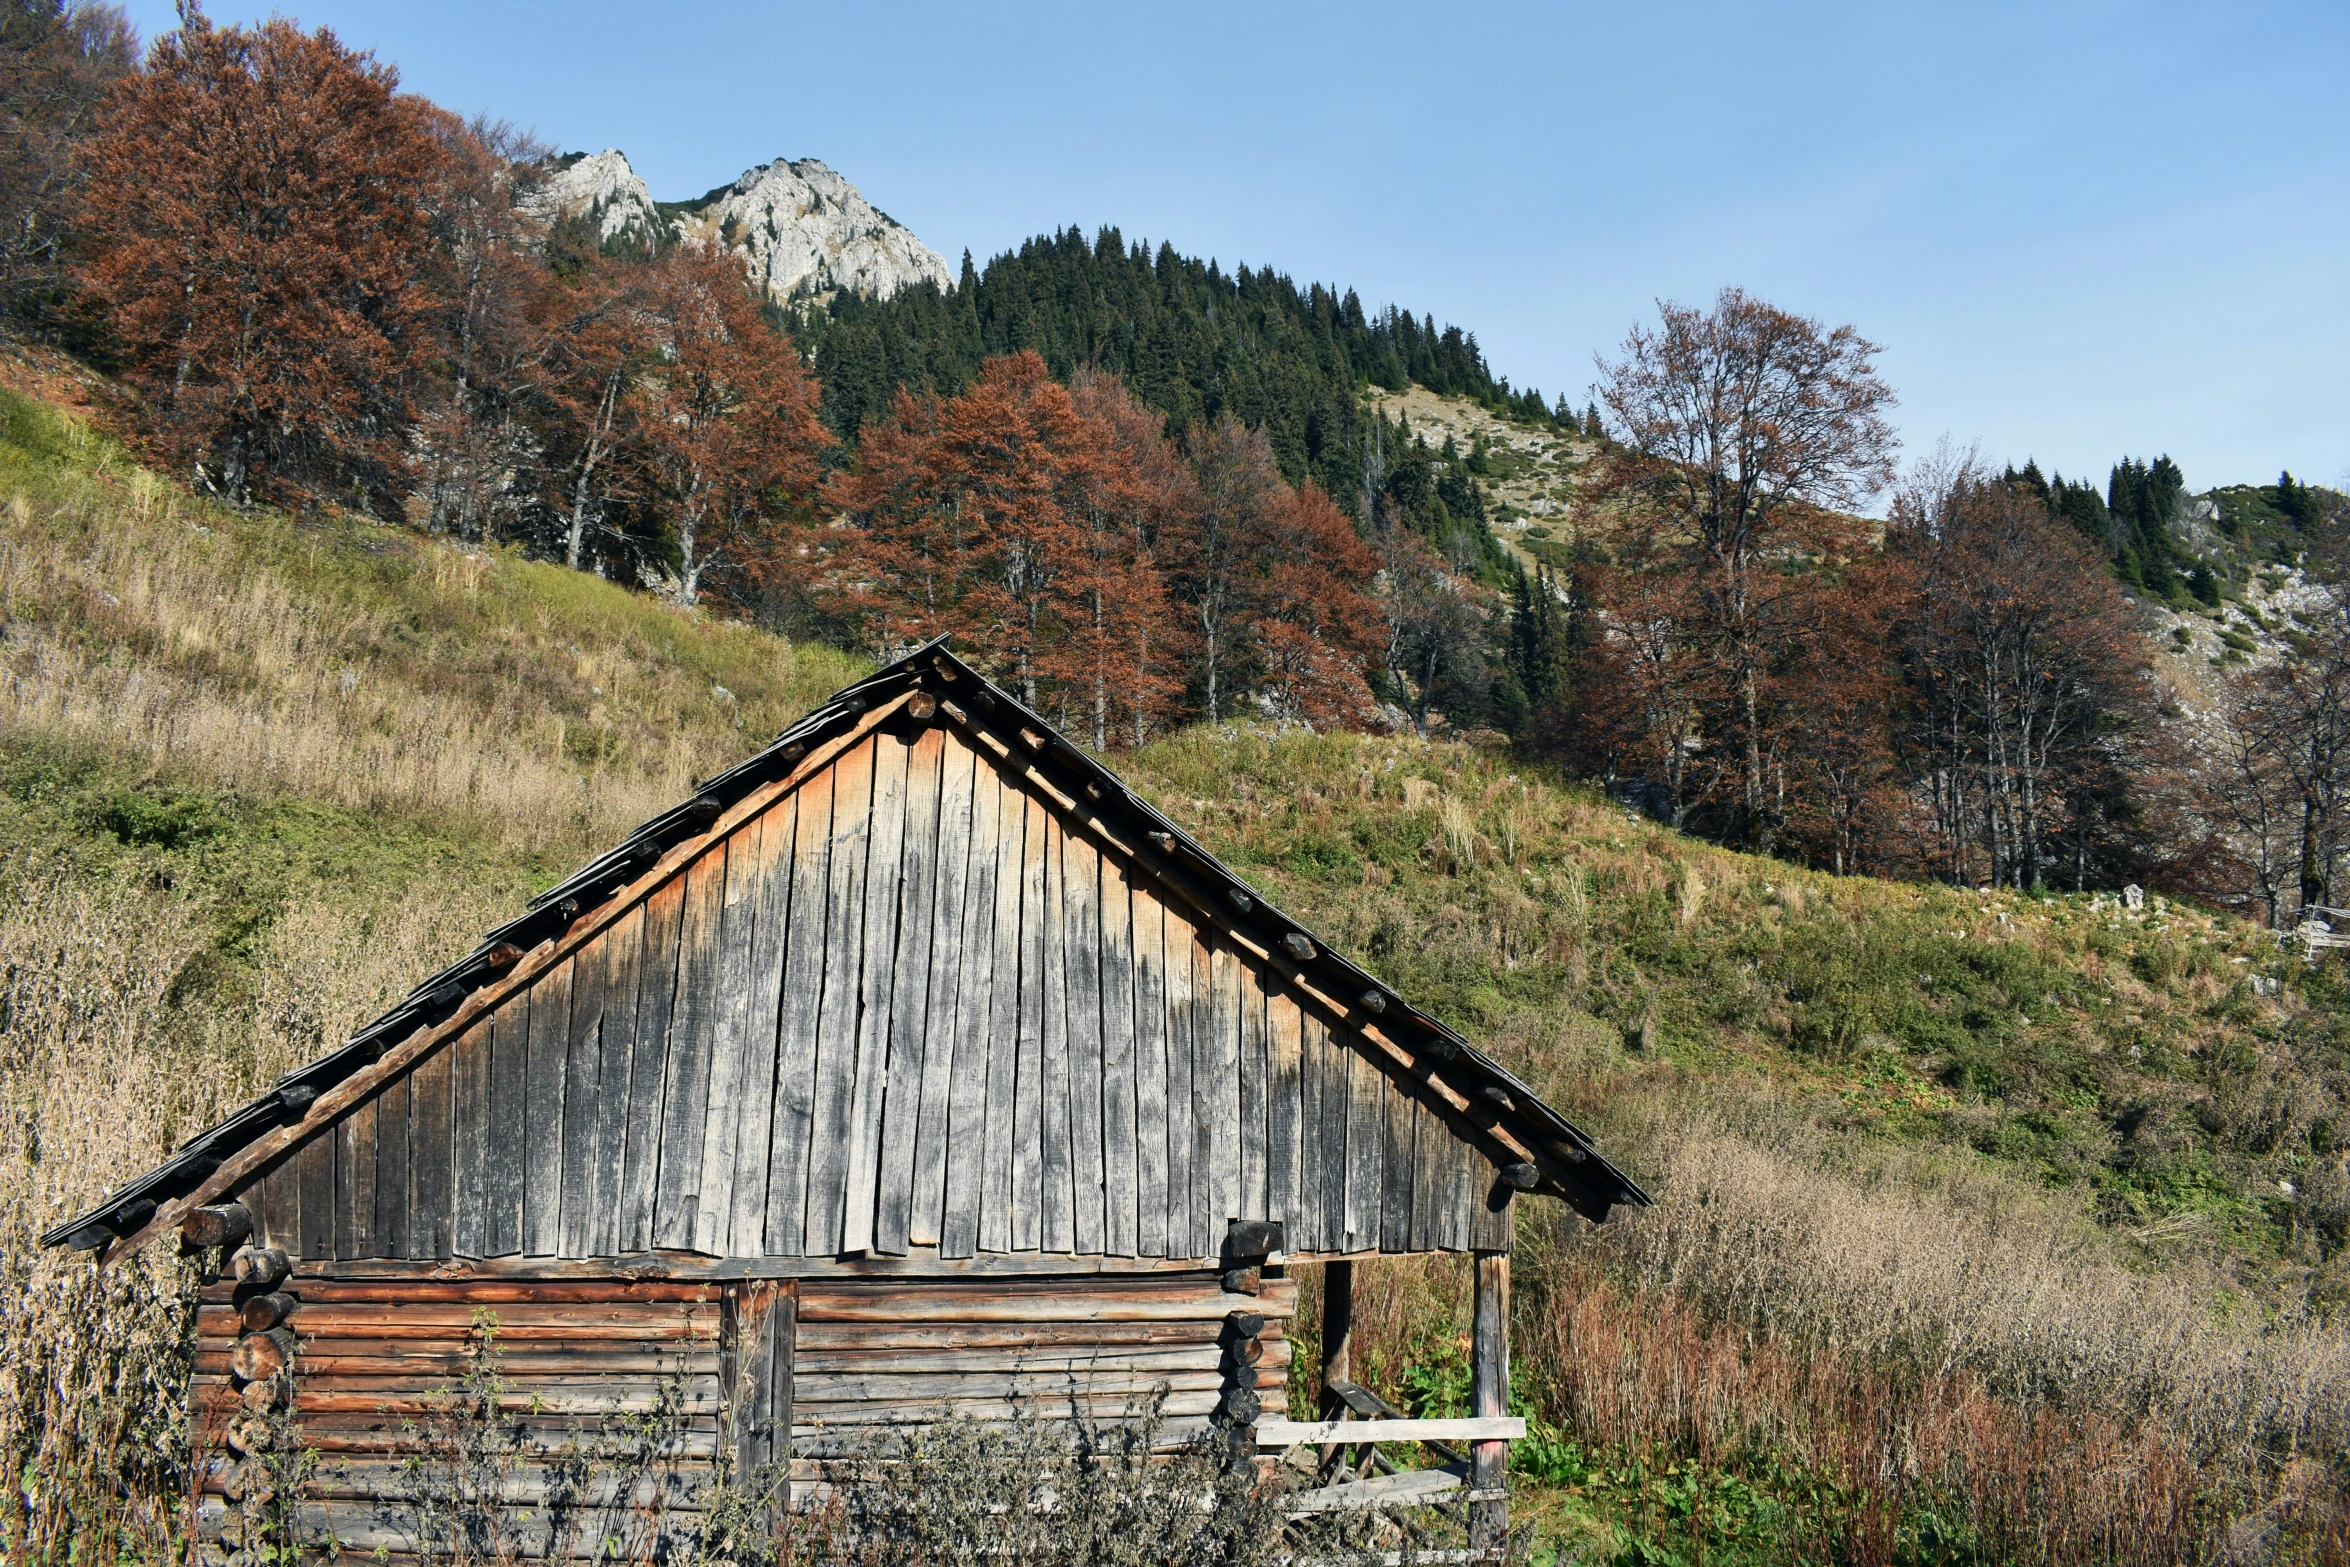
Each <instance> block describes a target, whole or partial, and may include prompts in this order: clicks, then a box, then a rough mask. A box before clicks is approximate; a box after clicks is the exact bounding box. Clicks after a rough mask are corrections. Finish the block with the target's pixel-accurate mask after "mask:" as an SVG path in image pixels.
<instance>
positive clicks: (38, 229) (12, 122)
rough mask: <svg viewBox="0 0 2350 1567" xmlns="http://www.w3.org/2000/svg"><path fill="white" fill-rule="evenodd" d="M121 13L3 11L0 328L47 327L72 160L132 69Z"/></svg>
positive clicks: (9, 0) (70, 205)
mask: <svg viewBox="0 0 2350 1567" xmlns="http://www.w3.org/2000/svg"><path fill="white" fill-rule="evenodd" d="M134 53H135V40H134V38H133V35H132V33H131V27H130V23H129V22H128V21H127V20H125V19H124V17H123V14H122V10H121V8H120V7H119V6H111V5H90V4H77V5H70V6H69V5H66V4H63V3H62V0H5V3H0V306H4V307H5V313H4V314H0V326H6V327H10V328H23V327H26V326H54V325H55V324H56V321H55V317H56V314H57V311H56V308H55V304H54V301H53V300H52V299H51V296H53V295H55V294H56V293H57V292H58V291H59V290H60V288H61V285H63V284H64V283H65V282H66V280H67V265H66V251H67V243H68V240H69V238H70V235H71V232H72V225H73V223H74V222H75V220H76V219H77V217H78V216H79V207H80V199H79V198H80V194H81V184H82V179H83V170H82V163H81V160H80V158H79V157H78V156H77V153H78V152H79V150H80V146H81V144H82V143H83V142H85V141H86V140H87V139H88V137H89V135H90V132H91V129H92V123H93V121H94V119H95V117H96V113H97V109H98V105H99V104H100V103H101V102H102V101H103V100H104V98H105V96H106V93H107V91H108V89H109V88H111V87H112V86H113V85H114V83H115V82H116V81H118V80H120V79H121V78H122V77H123V76H125V75H127V74H128V73H129V72H130V70H131V68H132V66H133V64H134V63H135V61H134V60H133V54H134Z"/></svg>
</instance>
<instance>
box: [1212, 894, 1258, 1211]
mask: <svg viewBox="0 0 2350 1567" xmlns="http://www.w3.org/2000/svg"><path fill="white" fill-rule="evenodd" d="M1249 977H1250V976H1249V975H1248V974H1247V973H1246V972H1244V971H1243V969H1242V968H1241V964H1240V956H1239V954H1238V953H1237V952H1235V951H1234V950H1233V948H1232V944H1231V943H1230V942H1229V941H1227V940H1222V939H1218V940H1216V941H1215V944H1214V945H1213V947H1211V948H1210V961H1209V965H1208V979H1209V992H1210V1001H1211V1003H1212V1012H1211V1017H1212V1022H1211V1025H1210V1026H1211V1029H1212V1031H1213V1032H1212V1036H1211V1038H1210V1039H1209V1042H1208V1054H1209V1060H1210V1062H1211V1063H1212V1069H1213V1074H1214V1075H1213V1077H1212V1078H1211V1082H1212V1083H1213V1085H1214V1089H1213V1092H1214V1098H1213V1100H1212V1101H1211V1105H1210V1113H1211V1116H1212V1119H1211V1121H1210V1123H1209V1126H1210V1140H1209V1145H1208V1146H1209V1157H1208V1180H1209V1200H1208V1223H1209V1230H1210V1233H1209V1235H1208V1236H1207V1240H1208V1243H1209V1244H1210V1245H1212V1246H1220V1245H1221V1244H1222V1243H1223V1236H1224V1229H1225V1226H1226V1224H1227V1222H1228V1221H1230V1220H1233V1219H1237V1218H1240V1217H1242V1206H1243V1203H1244V1201H1245V1193H1246V1189H1245V1187H1244V1186H1243V1184H1242V1181H1243V1177H1244V1161H1245V1159H1246V1158H1247V1153H1246V1150H1245V1149H1244V1147H1243V1144H1242V1124H1241V1110H1242V1105H1241V1101H1240V1094H1241V1081H1240V1071H1241V1049H1240V1047H1241V1022H1240V1012H1241V997H1242V996H1243V994H1249V995H1253V994H1255V989H1256V987H1255V986H1253V985H1251V984H1250V983H1249Z"/></svg>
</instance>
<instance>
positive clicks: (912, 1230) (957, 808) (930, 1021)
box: [906, 731, 993, 1246]
mask: <svg viewBox="0 0 2350 1567" xmlns="http://www.w3.org/2000/svg"><path fill="white" fill-rule="evenodd" d="M933 734H934V735H935V737H936V738H937V739H938V742H939V806H938V881H937V890H936V892H935V894H934V897H933V903H934V906H935V907H936V909H937V911H938V913H937V923H936V933H935V935H934V936H933V937H932V940H931V957H930V985H929V1015H928V1017H927V1018H926V1019H925V1020H924V1022H923V1025H922V1099H921V1103H920V1105H919V1106H918V1108H917V1112H916V1118H915V1133H914V1177H913V1179H914V1188H913V1192H912V1194H911V1196H910V1198H909V1199H908V1205H907V1221H906V1240H907V1244H908V1245H910V1246H936V1245H937V1244H938V1237H939V1230H940V1227H941V1225H942V1224H944V1222H945V1217H946V1181H947V1154H948V1147H949V1141H950V1139H949V1129H950V1125H951V1122H952V1118H953V1112H952V1099H953V1091H954V1089H955V1087H956V1085H957V1077H956V1072H955V1041H956V1036H957V1032H958V1029H959V1027H960V1017H961V1014H960V1012H959V1011H958V1010H957V1008H958V1005H959V1002H958V999H957V998H958V993H959V991H958V987H959V986H960V985H961V983H962V970H963V964H964V961H965V959H964V950H963V948H964V925H963V921H964V910H965V909H966V908H967V907H968V905H967V903H966V901H965V892H964V886H965V881H966V878H967V877H968V875H969V873H970V869H971V813H972V810H973V804H972V799H973V796H972V788H973V773H974V769H975V767H976V764H977V762H978V758H977V757H976V756H974V755H973V754H972V752H971V748H970V747H969V746H966V745H964V744H963V743H962V742H961V741H959V740H954V739H952V738H951V737H949V736H947V735H945V734H943V733H939V732H937V731H933ZM989 782H990V786H991V787H992V784H993V780H992V779H990V780H989Z"/></svg>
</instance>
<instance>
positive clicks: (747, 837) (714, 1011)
mask: <svg viewBox="0 0 2350 1567" xmlns="http://www.w3.org/2000/svg"><path fill="white" fill-rule="evenodd" d="M771 825H774V826H780V825H782V824H781V823H777V822H776V821H775V813H774V811H772V810H767V811H762V812H760V813H759V814H758V815H757V816H754V817H752V818H751V819H750V820H749V821H746V822H744V823H743V824H742V825H741V826H739V827H737V828H735V830H734V831H733V832H731V833H729V834H728V835H727V842H726V895H725V897H724V898H723V899H722V900H721V908H722V909H723V912H722V913H721V915H720V916H719V930H718V961H717V964H716V965H715V967H714V968H713V970H712V972H711V978H710V984H711V988H712V991H713V994H712V996H711V1006H710V1034H709V1044H708V1050H709V1053H710V1112H709V1114H708V1115H706V1116H704V1117H703V1119H702V1187H701V1193H700V1196H699V1200H698V1201H697V1202H696V1204H695V1208H694V1250H696V1251H699V1252H706V1253H709V1254H711V1255H713V1256H725V1255H727V1254H728V1252H729V1251H730V1250H731V1248H730V1247H729V1246H728V1244H727V1242H728V1239H729V1236H730V1235H731V1232H732V1230H733V1228H734V1206H735V1204H734V1191H735V1185H736V1178H737V1177H738V1176H739V1177H740V1178H741V1179H742V1180H743V1181H744V1182H746V1183H755V1184H757V1186H758V1187H759V1192H758V1197H759V1199H760V1202H761V1203H763V1202H764V1200H765V1198H766V1186H767V1182H766V1179H765V1177H766V1172H765V1170H763V1169H758V1170H752V1169H745V1168H743V1166H742V1164H741V1162H740V1160H739V1159H738V1157H737V1153H738V1151H739V1149H740V1147H741V1139H742V1132H743V1124H744V1122H745V1121H746V1120H747V1119H749V1115H748V1109H747V1101H748V1100H750V1099H751V1098H752V1097H754V1096H753V1095H751V1094H749V1093H747V1092H746V1091H745V1090H746V1086H747V1085H746V1083H745V1075H746V1072H747V1070H748V1067H749V1062H748V1060H747V1058H748V1057H749V1055H750V1054H751V1052H752V1045H751V1043H750V1036H751V1035H752V1033H753V1032H754V1029H753V1024H752V1017H753V1014H754V1013H755V1012H759V1011H762V1010H763V1009H762V1008H760V1007H759V1005H758V1003H757V1002H756V1001H754V999H753V998H752V995H751V964H752V961H753V960H754V958H755V957H756V956H757V952H758V943H759V896H760V893H761V891H762V890H763V889H764V888H765V887H766V885H767V864H768V860H769V858H770V851H769V850H768V848H767V845H766V839H767V833H768V831H769V829H770V826H771ZM762 1021H763V1020H762ZM765 1118H766V1104H765V1102H764V1099H763V1097H762V1102H761V1104H760V1107H759V1119H761V1120H762V1121H763V1120H765ZM756 1206H757V1204H755V1205H754V1207H756Z"/></svg>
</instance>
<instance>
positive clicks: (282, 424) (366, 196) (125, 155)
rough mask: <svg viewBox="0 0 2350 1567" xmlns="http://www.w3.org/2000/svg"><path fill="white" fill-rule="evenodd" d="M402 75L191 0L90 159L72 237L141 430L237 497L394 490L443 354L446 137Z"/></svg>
mask: <svg viewBox="0 0 2350 1567" xmlns="http://www.w3.org/2000/svg"><path fill="white" fill-rule="evenodd" d="M398 81H399V78H398V74H397V73H396V72H395V71H393V70H392V69H391V68H390V67H389V66H385V65H381V64H378V63H377V62H375V61H374V60H372V59H370V58H369V57H367V56H365V55H362V54H357V53H354V52H353V51H351V50H349V49H346V48H345V47H344V46H343V45H342V44H341V43H340V42H338V41H337V40H336V38H335V36H334V34H332V33H331V32H328V31H325V30H323V29H322V30H321V31H319V32H317V33H304V32H302V31H301V30H300V29H298V28H297V27H295V26H294V24H293V23H291V22H288V21H285V20H282V19H277V20H272V21H269V22H265V23H262V24H261V25H259V26H257V27H253V28H241V27H231V28H219V27H215V26H213V25H212V23H211V22H209V21H207V20H206V19H205V18H204V16H203V14H202V13H201V12H199V11H196V10H195V9H193V8H192V7H191V8H190V9H189V10H188V12H187V13H186V14H185V16H184V18H183V21H182V24H181V26H180V28H179V30H178V31H176V32H173V33H169V34H166V35H165V36H164V37H162V38H160V39H158V40H157V41H156V43H155V45H154V47H153V48H152V50H151V51H150V52H149V55H148V59H147V64H146V68H145V69H144V70H142V71H139V72H137V73H136V74H134V75H132V76H129V77H126V78H125V79H124V80H123V81H122V83H121V84H120V85H119V86H118V87H117V88H116V89H115V91H114V93H113V95H112V97H111V98H110V99H109V101H108V103H107V105H106V107H105V110H104V112H103V116H102V121H101V128H100V130H99V132H98V134H97V136H96V137H95V138H94V139H93V141H92V143H91V145H90V147H89V149H88V151H87V153H86V155H85V156H86V166H87V169H88V184H87V188H86V190H85V193H84V203H83V211H84V217H83V230H82V241H83V245H84V248H85V250H86V251H87V254H88V255H89V257H90V260H89V264H88V266H87V267H86V268H85V270H84V273H83V283H84V286H85V287H86V289H87V290H88V291H89V293H90V294H91V295H92V296H93V297H94V298H95V299H96V300H97V301H98V302H99V303H100V304H101V305H102V306H103V308H104V309H105V310H106V311H107V313H108V319H109V321H110V323H111V326H112V329H113V333H114V336H115V340H116V342H117V343H118V345H119V348H120V352H121V355H122V359H123V362H124V376H125V379H126V380H128V381H129V382H130V384H131V385H132V386H133V387H134V388H135V389H136V391H137V393H138V396H139V399H140V406H139V409H138V418H139V421H140V423H141V425H142V427H143V428H144V429H145V430H146V432H147V433H148V434H149V435H150V436H151V437H152V438H153V439H154V440H156V441H157V442H158V443H159V444H160V445H162V446H163V447H165V448H166V449H167V450H169V451H170V452H171V453H172V454H173V455H174V456H175V457H176V458H178V459H179V460H181V461H184V462H186V463H187V464H189V466H190V467H191V469H192V470H193V472H194V473H195V475H196V477H197V480H198V482H199V483H200V484H201V485H202V486H203V487H204V488H206V489H208V490H210V491H212V492H213V493H215V494H217V495H220V496H222V497H224V498H226V499H229V500H231V501H233V502H236V503H239V504H242V503H244V502H245V501H246V500H247V499H248V498H250V497H251V496H253V495H255V494H257V493H283V492H284V490H285V488H286V486H287V484H288V481H290V480H292V479H295V478H304V479H309V480H312V481H315V482H323V483H327V484H329V485H331V486H333V487H335V488H339V489H342V490H344V491H345V492H346V493H348V494H350V495H351V496H352V497H353V498H354V499H355V500H356V501H357V502H358V504H360V506H361V507H362V508H366V507H368V506H369V505H370V504H372V503H373V501H374V500H375V499H376V498H377V497H380V496H384V495H386V494H388V493H389V492H391V491H392V490H393V489H394V488H395V487H396V484H397V482H398V480H397V476H398V471H399V466H400V461H401V445H402V442H403V440H404V438H405V436H406V434H407V431H408V429H409V428H410V426H411V425H412V424H413V422H414V414H415V409H414V392H415V389H416V385H417V382H418V380H419V378H420V377H421V376H422V375H423V373H424V371H425V369H426V366H427V365H428V364H429V362H430V361H431V359H432V357H433V354H434V352H435V349H436V346H437V345H436V343H435V340H434V336H433V334H432V332H431V329H430V327H431V323H430V321H429V319H428V318H429V314H430V308H431V300H430V299H429V298H428V296H427V293H426V291H425V289H424V287H423V283H422V278H423V275H424V272H425V268H426V261H425V253H426V251H427V249H428V247H429V246H430V244H431V242H432V235H431V232H430V225H429V222H428V215H427V213H426V211H425V208H424V206H423V204H422V203H421V202H420V201H419V200H418V193H419V192H420V191H422V190H423V189H424V188H425V187H426V185H427V184H428V182H429V180H430V178H431V176H432V174H433V171H434V170H435V168H436V167H437V165H438V163H439V160H440V157H441V148H440V146H439V144H438V142H437V140H436V137H435V134H434V126H433V123H432V122H433V117H434V115H435V114H436V113H437V111H435V110H432V109H431V108H430V107H429V106H428V105H426V104H424V103H423V102H421V101H420V100H416V99H412V98H403V97H401V96H399V95H398V94H397V92H396V91H395V89H396V88H397V86H398Z"/></svg>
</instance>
